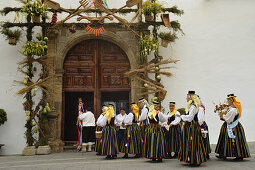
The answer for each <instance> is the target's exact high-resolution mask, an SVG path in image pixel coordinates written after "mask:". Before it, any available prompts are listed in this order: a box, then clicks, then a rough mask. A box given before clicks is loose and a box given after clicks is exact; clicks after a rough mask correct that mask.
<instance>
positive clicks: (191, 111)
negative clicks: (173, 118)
mask: <svg viewBox="0 0 255 170" xmlns="http://www.w3.org/2000/svg"><path fill="white" fill-rule="evenodd" d="M188 113H189V114H188V115H181V119H182V120H183V121H185V122H191V121H192V120H193V119H194V117H195V115H196V114H197V108H196V106H194V105H191V106H190V108H189V110H188Z"/></svg>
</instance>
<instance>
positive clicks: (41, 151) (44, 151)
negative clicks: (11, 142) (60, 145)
mask: <svg viewBox="0 0 255 170" xmlns="http://www.w3.org/2000/svg"><path fill="white" fill-rule="evenodd" d="M50 153H51V148H50V146H49V145H46V146H39V147H38V148H37V151H36V154H37V155H48V154H50Z"/></svg>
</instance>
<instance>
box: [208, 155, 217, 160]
mask: <svg viewBox="0 0 255 170" xmlns="http://www.w3.org/2000/svg"><path fill="white" fill-rule="evenodd" d="M216 157H217V156H216ZM206 158H207V159H210V156H209V154H206Z"/></svg>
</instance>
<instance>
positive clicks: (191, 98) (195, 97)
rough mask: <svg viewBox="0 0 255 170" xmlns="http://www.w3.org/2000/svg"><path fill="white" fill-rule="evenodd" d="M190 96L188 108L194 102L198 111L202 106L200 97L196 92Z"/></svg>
mask: <svg viewBox="0 0 255 170" xmlns="http://www.w3.org/2000/svg"><path fill="white" fill-rule="evenodd" d="M188 96H189V98H190V101H189V102H188V105H187V109H189V108H190V106H191V104H194V105H195V106H196V108H197V111H198V110H199V107H200V99H199V98H198V97H197V95H196V94H188Z"/></svg>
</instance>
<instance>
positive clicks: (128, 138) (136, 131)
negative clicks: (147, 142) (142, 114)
mask: <svg viewBox="0 0 255 170" xmlns="http://www.w3.org/2000/svg"><path fill="white" fill-rule="evenodd" d="M138 117H139V107H138V106H137V104H135V103H132V104H131V113H129V114H128V115H127V116H126V118H125V119H124V124H125V126H126V130H125V133H124V139H123V140H122V142H121V152H123V153H125V155H124V156H123V158H128V154H136V155H135V158H139V157H140V155H141V153H142V151H141V148H142V146H141V145H142V143H141V131H140V127H139V126H138V124H137V123H138Z"/></svg>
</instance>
